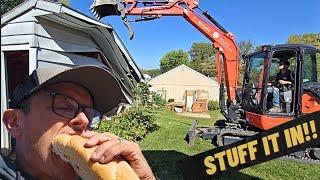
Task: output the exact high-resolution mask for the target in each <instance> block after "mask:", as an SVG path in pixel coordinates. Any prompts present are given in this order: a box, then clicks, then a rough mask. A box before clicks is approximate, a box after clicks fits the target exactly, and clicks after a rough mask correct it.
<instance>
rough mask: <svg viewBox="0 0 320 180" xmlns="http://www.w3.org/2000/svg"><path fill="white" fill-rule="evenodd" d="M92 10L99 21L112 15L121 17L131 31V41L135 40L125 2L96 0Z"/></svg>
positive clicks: (120, 0) (119, 0) (121, 0)
mask: <svg viewBox="0 0 320 180" xmlns="http://www.w3.org/2000/svg"><path fill="white" fill-rule="evenodd" d="M90 10H91V12H92V13H93V15H94V16H95V17H96V18H97V19H101V18H102V17H105V16H112V15H116V16H121V18H122V22H123V24H124V25H125V26H126V27H127V29H128V31H129V36H130V39H132V38H133V36H134V32H133V29H132V27H131V25H130V23H129V22H128V19H127V16H126V12H125V7H124V2H123V0H95V1H94V2H93V3H92V5H91V7H90Z"/></svg>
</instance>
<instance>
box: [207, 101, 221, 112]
mask: <svg viewBox="0 0 320 180" xmlns="http://www.w3.org/2000/svg"><path fill="white" fill-rule="evenodd" d="M208 109H209V110H210V111H214V110H219V109H220V106H219V102H218V101H215V100H210V101H209V103H208Z"/></svg>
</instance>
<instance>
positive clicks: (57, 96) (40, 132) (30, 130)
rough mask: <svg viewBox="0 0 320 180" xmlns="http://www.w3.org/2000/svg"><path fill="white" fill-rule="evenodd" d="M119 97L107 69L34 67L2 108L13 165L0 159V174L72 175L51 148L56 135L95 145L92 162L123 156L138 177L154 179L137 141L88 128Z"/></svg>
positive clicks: (15, 176)
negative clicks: (13, 143)
mask: <svg viewBox="0 0 320 180" xmlns="http://www.w3.org/2000/svg"><path fill="white" fill-rule="evenodd" d="M122 98H123V96H122V91H121V87H120V85H119V83H118V82H117V80H116V78H115V77H114V76H113V75H112V74H111V73H110V72H109V71H108V70H106V69H105V68H101V67H97V66H82V67H76V68H73V69H69V68H68V69H65V68H47V69H37V70H36V71H34V72H33V73H32V74H31V75H30V76H29V77H28V79H27V80H26V81H25V82H24V83H23V84H21V85H19V86H18V87H17V88H16V89H15V90H14V93H13V97H12V99H11V101H10V108H9V109H7V110H6V111H5V112H4V115H3V122H4V124H5V125H6V127H7V129H8V131H9V133H10V134H11V136H12V137H13V138H15V139H16V147H15V151H16V161H15V166H16V169H10V168H7V166H6V165H1V162H0V166H2V167H0V177H1V178H5V179H19V178H25V179H76V177H77V175H76V174H75V171H74V170H73V169H72V167H71V166H70V165H69V164H68V163H66V162H64V161H63V160H61V159H60V157H59V156H58V155H56V154H54V153H53V152H52V146H51V142H52V141H53V139H54V138H55V137H56V136H57V135H58V134H69V135H80V136H83V137H85V138H88V141H87V142H86V144H85V147H93V146H98V147H97V148H96V150H95V152H94V153H93V154H92V156H91V158H90V160H91V161H94V162H100V163H108V162H110V161H111V160H112V159H113V158H114V157H117V156H121V157H122V158H124V159H125V160H126V161H127V162H128V163H129V164H130V165H131V167H132V168H133V170H134V171H135V172H136V174H137V175H138V176H139V178H140V179H155V177H154V175H153V173H152V170H151V168H150V167H149V165H148V163H147V161H146V159H145V158H144V156H143V154H142V152H141V150H140V148H139V146H138V145H137V144H136V143H134V142H129V141H123V140H121V139H120V138H118V137H117V136H115V135H112V134H110V133H96V132H93V131H90V130H89V129H88V128H90V127H92V126H94V123H95V122H96V121H97V119H100V118H101V115H102V114H103V113H106V112H108V111H110V110H112V109H113V108H115V107H116V106H117V105H118V104H119V103H120V102H121V99H122ZM0 161H1V159H0ZM9 166H10V165H9Z"/></svg>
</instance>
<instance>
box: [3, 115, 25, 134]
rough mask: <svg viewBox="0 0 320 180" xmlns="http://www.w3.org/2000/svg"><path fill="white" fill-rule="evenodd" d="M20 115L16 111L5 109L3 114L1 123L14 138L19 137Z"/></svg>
mask: <svg viewBox="0 0 320 180" xmlns="http://www.w3.org/2000/svg"><path fill="white" fill-rule="evenodd" d="M20 118H21V115H20V114H19V112H18V110H16V109H7V110H6V111H5V112H4V114H3V123H4V124H5V126H6V127H7V130H8V131H9V133H10V134H11V135H12V136H13V137H14V138H19V137H20V136H21V122H20V121H21V119H20Z"/></svg>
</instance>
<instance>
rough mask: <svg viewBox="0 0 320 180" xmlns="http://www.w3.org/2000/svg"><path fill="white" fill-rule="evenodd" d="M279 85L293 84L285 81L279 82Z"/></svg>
mask: <svg viewBox="0 0 320 180" xmlns="http://www.w3.org/2000/svg"><path fill="white" fill-rule="evenodd" d="M279 83H280V84H282V85H286V84H292V83H291V82H290V81H285V80H279Z"/></svg>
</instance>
